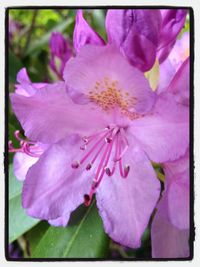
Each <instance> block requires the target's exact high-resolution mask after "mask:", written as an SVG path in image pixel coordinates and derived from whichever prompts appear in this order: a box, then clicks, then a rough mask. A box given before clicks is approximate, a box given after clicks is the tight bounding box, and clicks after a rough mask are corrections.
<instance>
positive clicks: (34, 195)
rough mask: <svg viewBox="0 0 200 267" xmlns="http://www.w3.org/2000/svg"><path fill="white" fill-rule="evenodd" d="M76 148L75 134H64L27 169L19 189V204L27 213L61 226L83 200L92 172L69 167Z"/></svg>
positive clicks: (76, 137)
mask: <svg viewBox="0 0 200 267" xmlns="http://www.w3.org/2000/svg"><path fill="white" fill-rule="evenodd" d="M79 147H80V138H79V137H78V136H77V135H71V136H67V137H66V138H65V139H63V140H61V141H60V142H58V143H56V144H54V145H52V146H51V147H50V148H49V149H47V150H46V151H45V152H44V153H43V154H42V156H41V157H40V159H39V161H38V162H37V163H36V164H35V165H34V166H32V167H31V168H30V169H29V171H28V174H27V178H26V180H25V182H24V186H23V192H22V204H23V207H24V208H25V209H26V210H27V213H28V215H30V216H32V217H36V218H40V219H45V220H50V223H52V224H53V225H55V224H57V225H59V224H62V225H64V224H65V223H66V222H67V220H68V216H69V214H70V213H71V212H72V211H73V210H74V209H76V208H77V207H78V206H79V205H80V204H81V203H82V202H83V197H84V194H86V193H88V191H89V189H90V185H91V182H92V174H91V172H90V171H86V170H83V169H82V168H78V169H73V168H72V167H71V163H72V162H73V161H74V159H76V160H77V155H78V153H80V148H79ZM61 217H62V218H61Z"/></svg>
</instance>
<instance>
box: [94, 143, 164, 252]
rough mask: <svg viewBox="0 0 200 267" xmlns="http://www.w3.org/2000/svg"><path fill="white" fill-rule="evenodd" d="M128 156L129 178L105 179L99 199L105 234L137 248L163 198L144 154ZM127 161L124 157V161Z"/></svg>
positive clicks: (115, 175)
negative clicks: (156, 206)
mask: <svg viewBox="0 0 200 267" xmlns="http://www.w3.org/2000/svg"><path fill="white" fill-rule="evenodd" d="M130 150H131V151H130V152H128V151H127V152H126V154H125V155H126V161H127V162H126V163H128V164H129V165H130V172H129V174H128V177H127V178H125V179H123V178H121V177H120V175H119V173H115V174H114V175H113V176H112V177H104V179H103V181H102V183H101V184H100V186H99V188H98V189H97V193H96V199H97V206H98V208H99V212H100V215H101V217H102V219H103V223H104V228H105V231H106V233H108V234H109V236H110V237H111V238H112V239H113V240H114V241H116V242H119V243H120V244H122V245H124V246H127V247H131V248H137V247H140V245H141V236H142V234H143V232H144V230H145V228H146V227H147V224H148V221H149V218H150V216H151V213H152V211H153V209H154V207H155V205H156V202H157V200H158V197H159V194H160V183H159V181H158V180H157V178H156V175H155V172H154V170H153V167H152V166H151V163H150V161H149V160H148V159H147V158H146V156H145V155H144V153H143V152H142V151H140V150H138V149H137V148H136V146H135V148H134V149H130ZM123 159H124V157H123Z"/></svg>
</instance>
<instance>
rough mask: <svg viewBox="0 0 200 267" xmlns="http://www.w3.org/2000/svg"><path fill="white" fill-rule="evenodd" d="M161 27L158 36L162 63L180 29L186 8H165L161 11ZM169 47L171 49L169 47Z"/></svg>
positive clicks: (184, 18)
mask: <svg viewBox="0 0 200 267" xmlns="http://www.w3.org/2000/svg"><path fill="white" fill-rule="evenodd" d="M161 14H162V27H161V32H160V38H159V47H158V52H159V61H160V63H162V62H163V61H164V60H165V59H166V58H167V56H168V54H169V53H170V51H171V49H172V48H173V44H174V43H175V41H176V38H177V36H178V34H179V32H180V31H181V30H182V28H183V26H184V24H185V20H186V15H187V10H185V9H165V10H162V11H161ZM170 47H171V49H169V48H170Z"/></svg>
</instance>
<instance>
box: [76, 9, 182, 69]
mask: <svg viewBox="0 0 200 267" xmlns="http://www.w3.org/2000/svg"><path fill="white" fill-rule="evenodd" d="M186 15H187V10H186V9H173V10H171V9H166V10H159V9H157V10H152V9H126V10H125V9H109V10H108V11H107V14H106V21H105V27H106V32H107V37H108V44H114V45H115V46H116V47H117V48H118V49H119V50H120V52H121V53H122V54H123V55H124V56H125V57H126V58H127V59H128V60H129V62H130V63H131V64H132V65H133V66H135V67H137V68H139V69H140V70H141V71H143V72H146V71H148V70H150V69H151V68H152V67H153V65H154V63H155V60H156V58H158V59H159V62H160V63H162V62H163V61H164V60H165V59H166V58H167V56H168V54H169V53H170V51H171V49H172V48H173V45H174V44H175V42H176V38H177V36H178V34H179V32H180V31H181V29H182V28H183V26H184V23H185V19H186ZM73 42H74V48H75V50H76V51H77V52H79V50H80V48H81V47H82V46H84V45H86V44H94V45H100V46H101V45H105V42H104V40H103V39H102V38H101V37H100V36H99V35H98V33H96V32H95V31H94V30H93V29H92V28H91V27H90V26H89V25H88V23H87V22H86V21H85V19H84V17H83V14H82V11H81V10H78V12H77V15H76V24H75V30H74V36H73Z"/></svg>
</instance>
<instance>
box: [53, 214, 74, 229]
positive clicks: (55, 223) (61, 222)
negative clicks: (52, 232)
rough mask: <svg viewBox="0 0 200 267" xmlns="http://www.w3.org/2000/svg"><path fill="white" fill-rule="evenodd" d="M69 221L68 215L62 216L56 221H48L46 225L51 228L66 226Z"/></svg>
mask: <svg viewBox="0 0 200 267" xmlns="http://www.w3.org/2000/svg"><path fill="white" fill-rule="evenodd" d="M69 219H70V214H69V213H68V214H66V215H63V216H61V217H58V218H57V219H53V220H48V223H49V224H51V225H53V226H63V227H65V226H67V224H68V222H69Z"/></svg>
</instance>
